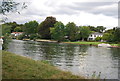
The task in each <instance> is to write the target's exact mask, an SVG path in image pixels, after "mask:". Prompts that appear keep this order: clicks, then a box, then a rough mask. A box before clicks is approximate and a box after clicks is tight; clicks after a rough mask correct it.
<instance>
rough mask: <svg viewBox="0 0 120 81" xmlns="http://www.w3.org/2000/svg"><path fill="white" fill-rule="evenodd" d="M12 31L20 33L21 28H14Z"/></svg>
mask: <svg viewBox="0 0 120 81" xmlns="http://www.w3.org/2000/svg"><path fill="white" fill-rule="evenodd" d="M14 31H15V32H22V29H21V27H16V28H15V29H14Z"/></svg>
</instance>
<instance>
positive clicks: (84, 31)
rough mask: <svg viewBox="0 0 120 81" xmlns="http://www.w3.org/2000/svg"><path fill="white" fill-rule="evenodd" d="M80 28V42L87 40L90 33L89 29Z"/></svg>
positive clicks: (85, 27)
mask: <svg viewBox="0 0 120 81" xmlns="http://www.w3.org/2000/svg"><path fill="white" fill-rule="evenodd" d="M79 28H80V37H81V38H82V41H84V40H85V39H87V38H88V36H89V34H90V33H91V31H90V29H89V27H87V26H82V27H79Z"/></svg>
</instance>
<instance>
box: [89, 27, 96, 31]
mask: <svg viewBox="0 0 120 81" xmlns="http://www.w3.org/2000/svg"><path fill="white" fill-rule="evenodd" d="M88 27H89V28H90V31H94V32H97V28H96V27H94V26H88Z"/></svg>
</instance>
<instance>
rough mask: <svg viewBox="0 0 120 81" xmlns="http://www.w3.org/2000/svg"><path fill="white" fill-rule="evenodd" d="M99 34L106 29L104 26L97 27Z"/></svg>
mask: <svg viewBox="0 0 120 81" xmlns="http://www.w3.org/2000/svg"><path fill="white" fill-rule="evenodd" d="M96 29H97V32H100V33H103V31H104V30H105V29H106V28H105V27H103V26H97V28H96Z"/></svg>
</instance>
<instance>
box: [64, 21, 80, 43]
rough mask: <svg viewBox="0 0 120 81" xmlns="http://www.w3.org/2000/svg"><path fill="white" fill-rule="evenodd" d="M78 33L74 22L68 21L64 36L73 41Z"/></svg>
mask: <svg viewBox="0 0 120 81" xmlns="http://www.w3.org/2000/svg"><path fill="white" fill-rule="evenodd" d="M77 34H78V28H77V27H76V25H75V23H73V22H69V23H68V24H67V25H66V36H68V39H69V40H71V41H74V40H76V39H77Z"/></svg>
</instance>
